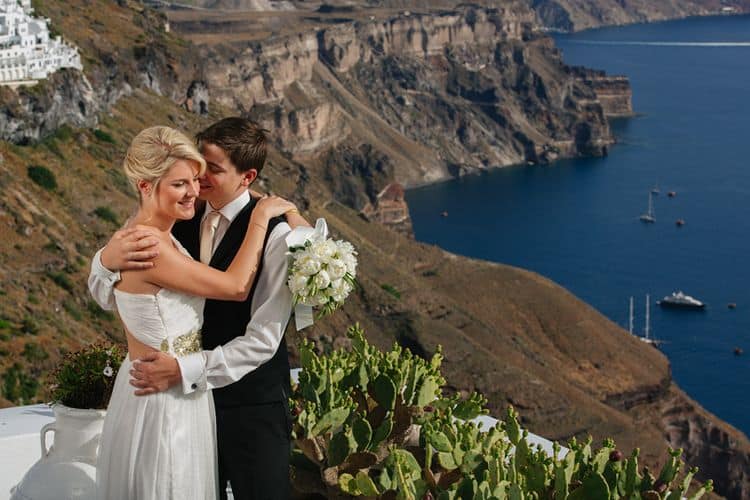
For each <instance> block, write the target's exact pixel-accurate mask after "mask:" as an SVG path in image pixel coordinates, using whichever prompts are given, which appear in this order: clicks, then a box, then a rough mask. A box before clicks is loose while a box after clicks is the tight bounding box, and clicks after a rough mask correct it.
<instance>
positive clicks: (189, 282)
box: [140, 197, 294, 301]
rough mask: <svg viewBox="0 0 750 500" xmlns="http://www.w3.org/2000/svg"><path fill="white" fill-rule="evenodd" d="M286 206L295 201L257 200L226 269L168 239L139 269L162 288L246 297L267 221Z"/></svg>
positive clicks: (215, 296) (291, 207) (222, 297)
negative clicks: (194, 256)
mask: <svg viewBox="0 0 750 500" xmlns="http://www.w3.org/2000/svg"><path fill="white" fill-rule="evenodd" d="M289 210H294V205H293V204H292V203H290V202H288V201H286V200H283V199H281V198H277V197H272V198H268V199H264V200H261V201H259V202H258V205H257V206H256V207H255V209H254V210H253V213H252V215H251V217H250V221H249V222H248V227H247V231H246V232H245V239H244V240H243V242H242V246H241V247H240V249H239V251H238V252H237V254H236V255H235V257H234V260H232V263H231V264H230V265H229V268H228V269H227V270H226V271H219V270H217V269H213V268H211V267H209V266H207V265H205V264H202V263H200V262H198V261H195V260H192V259H191V258H189V257H187V256H185V255H184V254H182V253H181V252H179V251H178V250H177V249H176V248H174V246H173V245H172V243H171V241H169V242H168V241H160V243H159V247H160V248H159V255H158V256H157V257H156V258H155V259H154V267H153V268H151V269H147V270H144V271H140V272H142V273H143V277H144V279H145V280H146V281H148V282H150V283H153V284H155V285H157V286H160V287H162V288H168V289H170V290H177V291H180V292H184V293H188V294H191V295H197V296H200V297H206V298H210V299H220V300H237V301H242V300H245V299H246V298H247V295H248V293H250V288H251V286H252V284H253V280H254V278H255V274H256V271H257V269H258V263H259V262H260V258H261V253H262V251H263V241H264V239H265V234H266V229H267V227H268V221H269V220H270V219H271V218H273V217H276V216H278V215H281V214H283V213H285V212H287V211H289Z"/></svg>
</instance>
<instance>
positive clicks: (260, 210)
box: [251, 196, 297, 223]
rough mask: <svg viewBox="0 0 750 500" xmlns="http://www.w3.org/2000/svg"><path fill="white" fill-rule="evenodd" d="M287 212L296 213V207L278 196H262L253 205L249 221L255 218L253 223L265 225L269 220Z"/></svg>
mask: <svg viewBox="0 0 750 500" xmlns="http://www.w3.org/2000/svg"><path fill="white" fill-rule="evenodd" d="M287 212H292V213H295V212H297V207H296V206H295V204H294V203H292V202H291V201H288V200H285V199H284V198H280V197H278V196H264V197H263V198H261V199H260V200H259V201H258V203H257V205H255V209H254V210H253V215H252V216H251V219H254V218H256V220H255V221H254V222H261V221H262V222H264V223H267V222H268V221H269V220H270V219H273V218H274V217H278V216H280V215H284V214H286V213H287Z"/></svg>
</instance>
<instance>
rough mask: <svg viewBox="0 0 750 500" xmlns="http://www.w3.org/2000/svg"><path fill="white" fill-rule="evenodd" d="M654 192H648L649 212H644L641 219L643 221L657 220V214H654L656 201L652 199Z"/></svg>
mask: <svg viewBox="0 0 750 500" xmlns="http://www.w3.org/2000/svg"><path fill="white" fill-rule="evenodd" d="M652 196H653V194H652V192H649V193H648V212H646V213H645V214H642V215H641V217H640V219H641V221H643V222H648V223H653V222H656V215H654V201H653V200H652Z"/></svg>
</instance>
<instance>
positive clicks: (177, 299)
mask: <svg viewBox="0 0 750 500" xmlns="http://www.w3.org/2000/svg"><path fill="white" fill-rule="evenodd" d="M174 241H175V245H176V246H177V248H178V249H179V250H180V251H181V252H182V253H184V254H186V255H188V256H190V254H189V253H188V252H187V250H185V248H184V247H183V246H182V245H180V243H179V242H178V241H177V240H174ZM114 296H115V303H116V304H117V312H118V313H119V314H120V318H121V319H122V322H123V323H124V324H125V327H126V328H127V329H128V331H129V332H130V334H131V335H133V336H134V337H135V338H136V339H137V340H138V341H139V342H142V343H144V344H146V345H148V346H150V347H153V348H154V349H157V350H162V351H165V352H169V353H170V354H180V353H175V352H174V350H173V349H172V345H173V343H172V342H171V340H173V339H176V338H177V337H183V336H185V335H189V334H195V333H197V332H198V331H199V330H200V328H201V326H202V325H203V306H204V305H205V302H206V299H204V298H203V297H196V296H194V295H188V294H186V293H183V292H177V291H174V290H169V289H167V288H162V289H160V290H159V291H158V292H156V293H155V294H146V293H130V292H123V291H121V290H118V289H116V288H115V290H114ZM165 340H166V341H167V342H166V343H165ZM166 346H169V348H167V349H165V347H166Z"/></svg>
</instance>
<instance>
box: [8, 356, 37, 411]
mask: <svg viewBox="0 0 750 500" xmlns="http://www.w3.org/2000/svg"><path fill="white" fill-rule="evenodd" d="M38 389H39V381H38V380H37V379H36V377H32V376H30V375H29V374H27V373H26V372H24V371H23V369H22V368H21V365H20V364H18V363H15V364H13V366H11V367H10V368H8V369H7V370H6V371H5V373H4V374H3V385H2V393H3V397H4V398H5V399H7V400H8V401H10V402H12V403H16V404H19V405H21V404H24V403H28V402H30V401H31V400H32V399H33V398H34V396H35V395H36V391H37V390H38Z"/></svg>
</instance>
